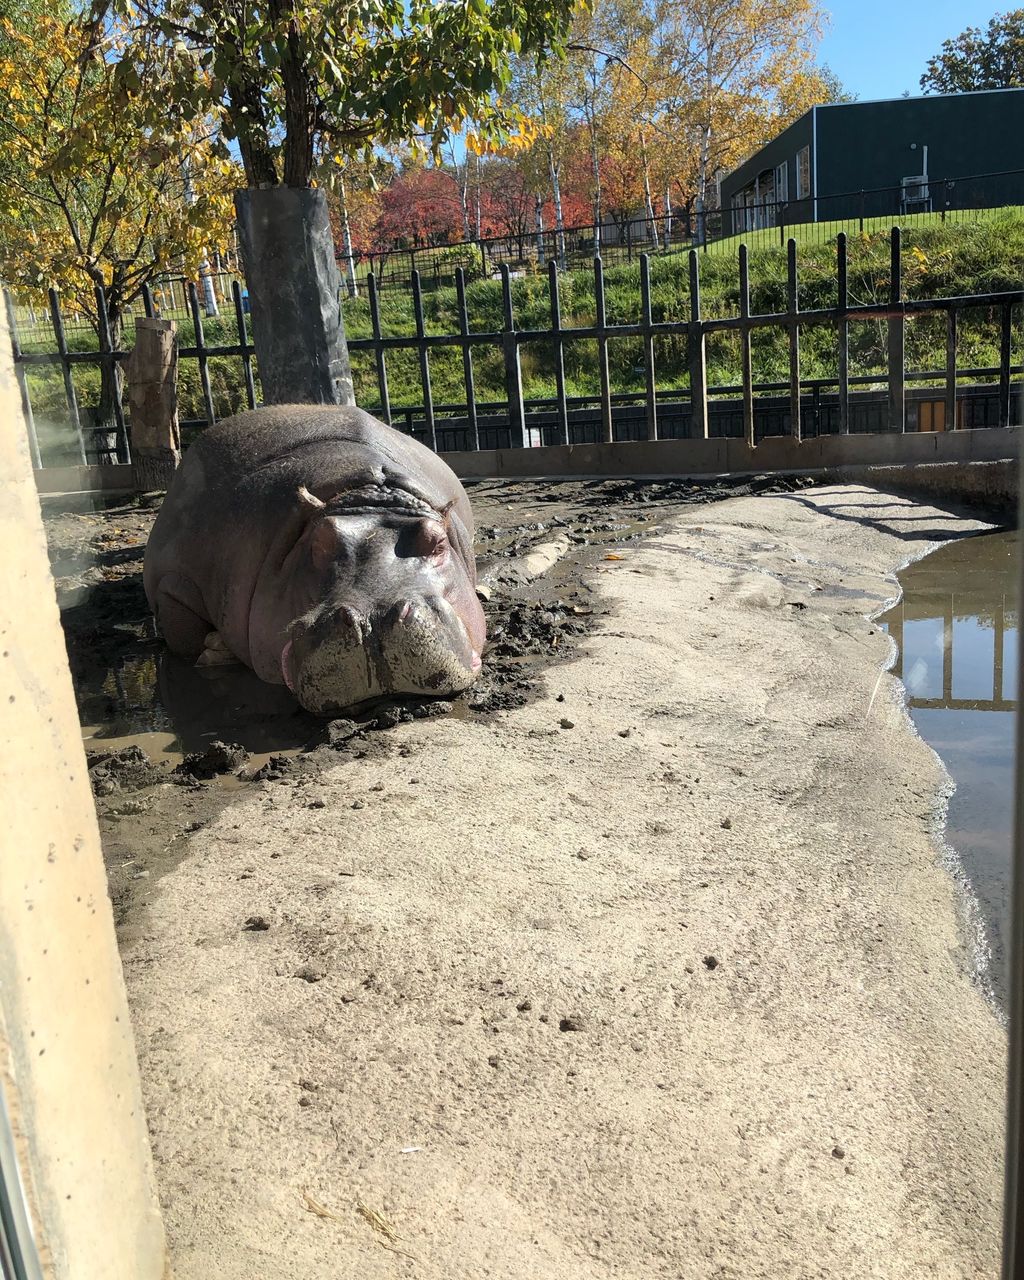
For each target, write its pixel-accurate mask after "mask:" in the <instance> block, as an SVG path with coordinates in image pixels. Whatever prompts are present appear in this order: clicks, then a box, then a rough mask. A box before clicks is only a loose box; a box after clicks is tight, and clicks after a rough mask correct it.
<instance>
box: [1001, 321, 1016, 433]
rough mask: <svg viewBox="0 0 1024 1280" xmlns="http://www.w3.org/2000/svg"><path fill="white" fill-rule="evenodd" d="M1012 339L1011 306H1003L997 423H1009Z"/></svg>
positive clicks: (1003, 425)
mask: <svg viewBox="0 0 1024 1280" xmlns="http://www.w3.org/2000/svg"><path fill="white" fill-rule="evenodd" d="M1012 340H1013V308H1012V306H1011V305H1010V303H1007V304H1006V305H1005V306H1004V307H1003V314H1002V317H1001V323H1000V326H999V425H1000V426H1001V427H1008V426H1009V425H1010V355H1011V351H1012Z"/></svg>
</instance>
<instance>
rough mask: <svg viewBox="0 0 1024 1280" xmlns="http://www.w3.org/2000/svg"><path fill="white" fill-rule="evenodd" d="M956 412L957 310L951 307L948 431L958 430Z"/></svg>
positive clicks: (946, 423)
mask: <svg viewBox="0 0 1024 1280" xmlns="http://www.w3.org/2000/svg"><path fill="white" fill-rule="evenodd" d="M956 410H957V403H956V308H955V307H953V306H951V307H950V308H949V310H948V311H947V312H946V409H945V418H946V422H945V427H946V430H947V431H955V430H956V428H957V412H956Z"/></svg>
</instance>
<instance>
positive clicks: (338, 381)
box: [96, 0, 576, 401]
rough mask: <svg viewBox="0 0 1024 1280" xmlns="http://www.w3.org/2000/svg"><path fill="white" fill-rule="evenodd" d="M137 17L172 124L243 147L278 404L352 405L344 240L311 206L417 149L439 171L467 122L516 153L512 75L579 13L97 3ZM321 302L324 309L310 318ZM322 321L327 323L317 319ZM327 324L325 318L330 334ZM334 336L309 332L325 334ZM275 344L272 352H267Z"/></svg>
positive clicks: (265, 374)
mask: <svg viewBox="0 0 1024 1280" xmlns="http://www.w3.org/2000/svg"><path fill="white" fill-rule="evenodd" d="M96 2H97V4H99V5H100V6H106V5H108V4H113V5H116V6H119V7H120V8H121V9H122V10H124V11H132V12H137V14H138V26H139V39H138V44H139V47H149V46H150V45H154V44H155V45H157V46H159V47H160V48H161V49H162V50H163V51H164V53H165V57H166V62H167V66H168V70H169V74H168V77H167V82H166V93H165V95H164V97H163V99H162V100H161V102H160V104H159V105H158V106H157V104H154V107H155V110H156V111H157V113H158V114H161V115H163V114H167V113H175V112H177V113H179V114H180V115H181V116H182V117H183V118H186V119H190V118H193V117H194V116H195V114H196V113H197V112H198V113H200V114H205V113H207V112H210V113H213V114H215V115H216V117H217V118H218V120H219V123H220V127H221V130H222V132H223V136H224V137H225V138H227V139H230V140H234V141H235V142H237V145H238V148H239V151H240V153H241V157H242V163H243V166H244V169H245V177H246V182H247V184H248V189H247V191H246V192H244V193H242V194H241V195H240V196H239V198H238V200H237V201H236V203H237V206H238V210H239V227H240V234H241V239H242V247H243V253H244V254H245V255H246V257H247V268H248V271H247V274H248V276H249V292H250V297H251V299H252V302H253V314H254V330H255V334H256V342H257V354H258V357H259V360H260V366H261V376H262V379H263V386H264V391H265V393H266V394H267V398H268V399H269V400H282V399H312V400H328V401H331V400H339V399H340V400H342V401H345V400H348V399H350V398H351V378H350V377H349V376H348V374H347V354H346V352H345V348H344V335H343V330H342V328H341V326H340V322H339V321H338V320H337V318H336V317H335V318H333V319H332V318H331V312H332V298H333V297H335V296H336V293H337V287H338V281H337V279H336V278H332V277H331V267H330V265H329V264H328V263H327V262H326V260H325V259H324V258H323V257H322V256H318V255H319V254H320V246H322V244H323V241H324V238H325V237H329V235H330V229H329V224H328V218H327V211H326V205H325V202H324V201H323V200H322V199H321V198H319V197H318V196H317V195H295V194H294V193H295V192H300V193H303V192H309V191H310V189H311V188H312V187H313V184H314V183H315V182H316V181H317V179H318V178H319V176H320V174H321V171H322V166H323V165H324V164H325V163H335V162H336V157H338V156H343V155H347V154H351V153H352V152H354V151H358V150H360V149H362V150H364V151H369V150H370V149H372V147H373V146H374V145H375V144H379V143H382V142H383V143H387V142H392V141H398V140H407V139H409V138H413V137H418V138H420V139H422V141H423V143H424V145H425V146H426V147H427V148H428V149H429V150H430V151H431V152H432V153H433V154H434V156H435V158H438V159H439V158H440V153H441V150H442V148H443V145H444V142H445V140H446V138H447V137H448V135H449V134H450V133H451V132H452V131H453V130H457V129H459V128H460V127H461V126H462V125H463V123H464V122H465V121H467V120H470V119H471V120H473V121H474V123H475V131H474V135H473V136H474V138H481V139H483V140H484V141H485V142H489V143H503V142H507V141H509V140H511V139H512V138H514V137H515V136H516V135H517V133H518V132H519V131H520V129H522V128H523V127H524V125H525V121H524V119H523V117H522V115H521V113H520V112H518V111H517V110H516V108H515V105H514V104H512V103H507V102H506V101H505V99H504V97H503V94H504V90H505V89H506V87H507V85H508V83H509V79H510V59H511V58H512V57H513V56H515V55H517V54H528V55H532V56H537V55H543V54H545V53H546V52H547V51H548V50H550V49H554V50H555V51H556V52H557V51H558V49H559V48H560V46H561V43H562V41H563V38H564V34H565V31H566V30H567V28H568V25H569V22H570V20H571V16H572V12H573V9H574V7H575V2H576V0H547V2H546V3H544V4H535V3H532V0H453V2H451V3H446V4H436V3H432V2H431V0H361V2H360V3H359V4H352V3H351V0H267V3H266V4H265V5H251V4H248V3H245V0H96ZM310 291H315V293H316V294H318V295H319V296H320V297H321V299H322V304H323V305H322V307H321V308H319V309H317V308H313V309H311V308H309V306H308V304H307V303H304V302H303V299H304V298H308V296H309V294H310ZM314 311H315V312H316V316H314V315H313V314H312V313H313V312H314ZM318 317H319V318H318ZM314 323H315V324H317V325H319V324H321V323H322V324H324V325H327V326H328V327H327V328H311V327H310V326H311V325H312V324H314ZM261 335H262V336H261Z"/></svg>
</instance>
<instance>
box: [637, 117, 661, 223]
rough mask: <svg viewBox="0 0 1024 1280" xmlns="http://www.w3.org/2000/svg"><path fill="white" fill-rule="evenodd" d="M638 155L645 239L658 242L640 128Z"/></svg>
mask: <svg viewBox="0 0 1024 1280" xmlns="http://www.w3.org/2000/svg"><path fill="white" fill-rule="evenodd" d="M640 156H641V159H642V161H643V173H644V205H645V209H646V213H647V234H646V236H645V239H647V240H651V241H653V242H654V244H655V245H657V243H658V224H657V223H656V222H655V221H654V200H653V199H652V198H651V172H650V168H649V166H648V163H647V139H646V138H645V137H644V132H643V130H642V129H641V130H640Z"/></svg>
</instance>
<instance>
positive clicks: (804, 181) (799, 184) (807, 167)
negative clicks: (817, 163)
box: [796, 147, 811, 200]
mask: <svg viewBox="0 0 1024 1280" xmlns="http://www.w3.org/2000/svg"><path fill="white" fill-rule="evenodd" d="M810 194H811V149H810V147H801V148H800V150H799V151H798V152H797V153H796V198H797V199H798V200H806V199H807V197H808V196H809V195H810Z"/></svg>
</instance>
